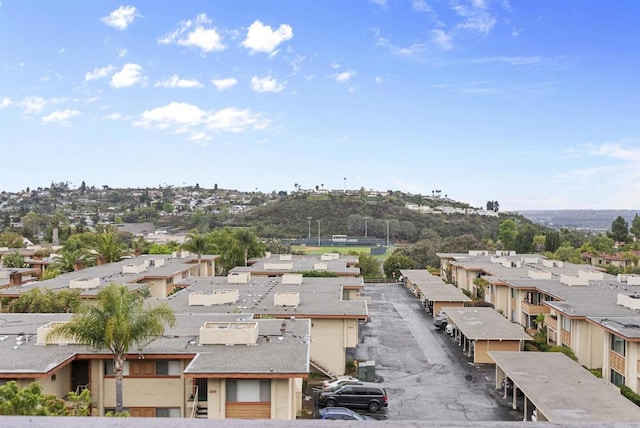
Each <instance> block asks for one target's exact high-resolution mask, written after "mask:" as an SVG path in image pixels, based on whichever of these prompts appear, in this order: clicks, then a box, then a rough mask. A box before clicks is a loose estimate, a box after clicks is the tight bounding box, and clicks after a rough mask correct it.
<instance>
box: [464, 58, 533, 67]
mask: <svg viewBox="0 0 640 428" xmlns="http://www.w3.org/2000/svg"><path fill="white" fill-rule="evenodd" d="M471 62H473V63H478V64H485V63H491V62H502V63H505V64H509V65H536V64H540V63H542V62H543V58H542V57H541V56H492V57H486V58H478V59H475V60H472V61H471Z"/></svg>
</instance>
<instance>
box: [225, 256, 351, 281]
mask: <svg viewBox="0 0 640 428" xmlns="http://www.w3.org/2000/svg"><path fill="white" fill-rule="evenodd" d="M287 256H288V255H287ZM321 258H322V255H320V254H318V255H313V254H310V255H292V256H291V260H280V254H272V255H271V256H270V257H262V258H258V259H253V260H252V261H253V262H254V263H253V264H252V265H251V266H237V267H234V268H233V269H231V270H230V271H229V272H230V273H232V272H252V273H254V274H256V275H257V274H260V275H268V274H282V273H288V272H291V273H295V272H303V271H313V270H314V268H313V266H314V264H315V263H326V264H327V268H326V271H327V272H334V273H336V274H337V275H338V276H359V275H360V268H359V267H351V266H357V264H358V256H345V255H343V254H341V255H340V256H339V257H338V258H337V259H332V260H321ZM268 263H275V264H278V263H292V264H293V267H292V268H291V269H266V264H268Z"/></svg>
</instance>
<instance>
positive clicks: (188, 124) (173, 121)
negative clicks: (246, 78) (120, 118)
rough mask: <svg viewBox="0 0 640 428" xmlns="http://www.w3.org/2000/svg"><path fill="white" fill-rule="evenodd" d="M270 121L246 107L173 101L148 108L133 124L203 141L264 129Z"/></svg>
mask: <svg viewBox="0 0 640 428" xmlns="http://www.w3.org/2000/svg"><path fill="white" fill-rule="evenodd" d="M269 124H270V122H269V120H267V119H265V118H264V117H263V116H262V115H261V114H258V113H253V112H251V111H250V110H247V109H238V108H234V107H231V108H225V109H222V110H217V111H206V110H202V109H200V108H199V107H197V106H195V105H192V104H187V103H179V102H171V103H169V104H167V105H164V106H162V107H158V108H155V109H152V110H148V111H145V112H144V113H143V114H142V117H141V118H140V120H138V121H136V122H135V123H134V125H135V126H139V127H142V128H145V129H161V130H168V131H172V132H174V133H176V134H188V137H187V138H188V139H190V140H193V141H202V140H208V139H210V134H212V133H213V134H220V133H239V132H243V131H246V130H249V129H253V130H263V129H266V128H267V127H268V126H269Z"/></svg>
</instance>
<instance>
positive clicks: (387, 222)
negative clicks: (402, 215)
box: [386, 220, 389, 247]
mask: <svg viewBox="0 0 640 428" xmlns="http://www.w3.org/2000/svg"><path fill="white" fill-rule="evenodd" d="M386 222H387V247H388V246H389V220H386Z"/></svg>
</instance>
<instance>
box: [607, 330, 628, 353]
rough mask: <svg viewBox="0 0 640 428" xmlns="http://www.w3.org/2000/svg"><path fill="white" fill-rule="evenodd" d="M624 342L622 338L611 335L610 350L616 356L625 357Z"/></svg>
mask: <svg viewBox="0 0 640 428" xmlns="http://www.w3.org/2000/svg"><path fill="white" fill-rule="evenodd" d="M625 343H626V342H625V341H624V339H623V338H621V337H618V336H616V335H615V334H612V335H611V350H612V351H613V352H615V353H616V354H620V355H622V356H623V357H624V356H625V350H626V348H625Z"/></svg>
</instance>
